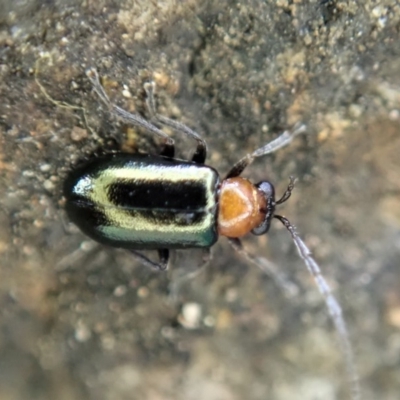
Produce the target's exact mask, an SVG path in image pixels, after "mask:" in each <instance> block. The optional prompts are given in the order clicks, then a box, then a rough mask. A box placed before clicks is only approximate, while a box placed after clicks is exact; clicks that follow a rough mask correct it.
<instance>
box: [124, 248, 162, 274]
mask: <svg viewBox="0 0 400 400" xmlns="http://www.w3.org/2000/svg"><path fill="white" fill-rule="evenodd" d="M129 251H130V252H131V253H132V255H133V256H134V257H135V258H136V260H138V261H139V262H140V263H141V264H143V265H145V266H146V267H150V268H153V269H154V268H155V269H157V270H159V271H165V270H166V269H167V268H168V261H169V250H168V249H160V250H158V256H159V258H160V262H158V263H157V262H154V261H151V260H150V259H149V258H148V257H146V256H145V255H143V254H142V253H139V252H138V251H136V250H129Z"/></svg>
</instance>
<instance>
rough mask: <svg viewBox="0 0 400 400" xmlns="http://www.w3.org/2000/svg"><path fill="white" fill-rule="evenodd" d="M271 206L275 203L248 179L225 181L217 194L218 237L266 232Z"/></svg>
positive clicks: (236, 178)
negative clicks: (260, 230) (266, 222)
mask: <svg viewBox="0 0 400 400" xmlns="http://www.w3.org/2000/svg"><path fill="white" fill-rule="evenodd" d="M272 196H273V193H272ZM274 205H275V200H274V199H273V198H269V197H268V196H267V195H266V193H265V191H264V190H263V188H262V187H258V185H254V184H253V183H251V182H250V181H249V180H248V179H245V178H241V177H234V178H228V179H225V180H224V181H223V182H222V184H221V188H220V194H219V214H218V232H219V234H220V235H223V236H228V237H232V238H236V237H241V236H244V235H246V234H247V233H249V232H253V231H254V232H253V233H255V234H259V233H258V230H259V229H262V230H263V233H265V232H264V231H266V230H265V221H266V218H268V226H269V220H270V219H271V217H272V214H273V211H274V210H273V208H274Z"/></svg>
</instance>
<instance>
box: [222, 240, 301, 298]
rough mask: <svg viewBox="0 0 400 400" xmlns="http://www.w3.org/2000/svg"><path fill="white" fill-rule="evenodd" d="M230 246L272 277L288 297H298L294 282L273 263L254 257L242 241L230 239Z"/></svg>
mask: <svg viewBox="0 0 400 400" xmlns="http://www.w3.org/2000/svg"><path fill="white" fill-rule="evenodd" d="M228 241H229V244H230V245H231V246H232V247H233V248H234V249H235V251H237V252H238V253H239V254H240V255H241V256H243V257H244V258H246V260H248V261H249V262H250V263H252V264H254V265H256V266H257V267H258V268H260V269H261V271H263V272H264V273H265V274H267V275H268V276H269V277H271V278H272V279H273V280H274V282H275V283H276V285H277V286H279V287H280V288H282V289H283V291H284V292H285V295H286V296H287V297H293V296H295V295H297V293H298V291H299V289H298V287H297V286H296V284H294V283H293V282H291V281H289V280H288V279H287V278H286V276H284V275H283V274H282V273H281V272H280V271H279V269H278V267H277V266H276V265H275V264H274V263H273V262H271V261H269V260H267V259H266V258H264V257H258V256H254V255H253V254H250V253H249V252H247V251H246V250H245V249H244V247H243V245H242V242H241V241H240V239H238V238H228Z"/></svg>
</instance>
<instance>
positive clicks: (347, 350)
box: [64, 69, 360, 400]
mask: <svg viewBox="0 0 400 400" xmlns="http://www.w3.org/2000/svg"><path fill="white" fill-rule="evenodd" d="M87 76H88V78H89V79H90V81H91V82H92V85H93V89H94V91H95V92H96V93H97V95H98V96H99V97H100V99H101V100H102V101H103V103H104V104H105V105H106V106H107V107H108V108H109V110H110V112H111V113H112V114H114V115H116V116H117V117H119V118H122V119H123V120H125V121H127V122H128V123H131V124H132V125H135V126H138V127H140V128H143V129H144V130H147V131H148V132H150V133H152V134H154V135H157V136H159V137H161V138H162V139H163V140H164V142H165V144H164V148H163V150H162V151H161V153H160V154H159V155H149V154H128V153H114V154H108V155H104V156H101V157H97V158H94V159H92V160H90V161H89V162H87V163H86V164H84V165H83V166H81V167H79V168H76V169H74V170H72V171H71V172H70V174H69V175H68V177H67V179H66V180H65V184H64V196H65V199H66V203H65V209H66V212H67V214H68V216H69V218H70V220H71V221H72V222H73V223H75V224H76V225H77V226H78V227H79V228H80V229H81V230H82V231H83V232H84V233H85V234H86V235H87V236H89V237H91V238H92V239H94V240H96V241H98V242H100V243H103V244H106V245H109V246H113V247H120V248H125V249H128V250H129V251H131V252H132V254H133V255H134V257H135V258H136V259H138V260H139V261H140V262H141V263H143V264H145V265H148V266H150V267H153V268H157V269H159V270H164V269H166V268H167V266H168V260H169V251H170V250H171V249H188V248H205V249H209V248H210V247H211V246H212V245H213V244H214V243H215V242H216V241H217V239H218V236H219V235H220V236H225V237H227V239H228V241H229V243H230V244H231V245H232V246H233V248H234V249H235V250H237V251H238V252H239V253H241V254H242V255H244V256H245V257H246V258H247V259H248V260H249V261H251V262H252V263H254V264H256V265H258V266H259V267H261V268H262V269H264V270H265V266H263V265H261V264H262V262H261V261H260V259H259V258H257V257H254V256H252V255H250V254H249V253H247V252H246V251H245V250H244V248H243V246H242V244H241V242H240V237H242V236H244V235H246V234H248V233H253V234H254V235H263V234H266V233H267V232H268V230H269V227H270V224H271V220H272V219H273V218H276V219H278V220H280V221H281V222H282V224H283V225H284V226H285V227H286V228H287V230H288V231H289V233H290V235H291V237H292V239H293V241H294V244H295V245H296V248H297V251H298V254H299V256H300V257H301V259H302V260H303V261H304V263H305V265H306V266H307V269H308V271H309V272H310V274H311V275H312V277H313V278H314V280H315V282H316V284H317V287H318V289H319V291H320V292H321V294H322V296H323V297H324V300H325V303H326V306H327V308H328V311H329V314H330V316H331V318H332V321H333V323H334V325H335V328H336V330H337V333H338V336H339V339H340V344H341V348H342V351H343V353H344V356H345V359H346V366H347V376H348V379H349V381H350V384H351V389H352V399H353V400H357V399H359V398H360V388H359V379H358V374H357V371H356V368H355V364H354V356H353V350H352V346H351V342H350V339H349V335H348V331H347V327H346V324H345V321H344V318H343V316H342V309H341V307H340V305H339V303H338V301H337V300H336V298H335V297H334V295H333V293H332V290H331V289H330V287H329V285H328V283H327V282H326V280H325V279H324V277H323V276H322V274H321V270H320V268H319V266H318V264H317V263H316V261H315V260H314V258H313V257H312V255H311V252H310V250H309V249H308V247H307V246H306V244H305V243H304V242H303V240H302V239H301V238H300V237H299V236H298V234H297V232H296V229H295V227H294V226H293V225H292V224H291V223H290V222H289V220H288V219H287V218H285V217H283V216H281V215H277V214H275V207H276V206H277V205H279V204H282V203H283V202H285V201H286V200H288V199H289V197H290V195H291V192H292V190H293V188H294V179H293V178H290V182H289V185H288V187H287V189H286V191H285V192H284V194H283V196H282V197H281V198H280V199H279V200H275V190H274V186H273V185H272V184H271V183H270V182H269V181H262V182H259V183H257V184H253V183H252V182H251V181H250V180H248V179H245V178H243V177H241V176H240V175H241V173H242V172H243V171H244V170H245V168H246V167H247V166H248V165H250V164H251V163H252V162H253V160H254V159H255V158H257V157H261V156H264V155H267V154H270V153H273V152H275V151H276V150H278V149H280V148H282V147H284V146H286V145H287V144H289V143H290V142H291V141H292V140H293V138H294V137H295V136H296V135H298V134H299V133H302V132H304V131H305V126H304V125H302V124H298V125H297V126H295V127H294V129H293V130H292V131H285V132H283V133H282V134H281V135H280V136H278V137H277V138H276V139H274V140H272V141H271V142H269V143H267V144H266V145H264V146H263V147H260V148H259V149H257V150H255V151H254V152H253V153H250V154H247V155H246V156H245V157H243V158H242V159H240V160H239V161H238V162H237V163H236V164H234V166H233V167H232V168H231V169H230V171H229V172H228V174H227V175H226V176H225V178H224V179H220V177H219V175H218V173H217V171H216V170H215V169H213V168H212V167H209V166H207V165H205V164H204V163H205V160H206V156H207V145H206V142H205V141H204V140H203V139H202V138H201V136H200V135H199V134H197V133H196V132H195V131H193V130H192V129H190V128H189V127H187V126H186V125H183V124H181V123H179V122H177V121H175V120H172V119H170V118H166V117H164V116H161V115H159V114H157V112H156V107H155V101H154V88H155V85H154V83H152V82H150V83H147V84H145V91H146V95H147V98H146V103H147V108H148V111H149V113H150V115H151V120H152V121H154V122H149V121H148V120H146V119H144V118H143V117H141V116H140V115H137V114H132V113H130V112H128V111H126V110H124V109H122V108H120V107H119V106H117V105H115V104H113V103H111V101H110V99H109V98H108V95H107V93H106V92H105V90H104V88H103V86H102V85H101V83H100V80H99V76H98V74H97V71H96V70H94V69H89V70H88V71H87ZM161 125H165V126H168V127H170V128H172V129H173V130H175V131H177V132H180V133H183V134H184V135H186V136H188V137H191V138H193V139H194V140H196V142H197V147H196V150H195V152H194V155H193V157H192V159H191V160H190V161H184V160H180V159H176V158H174V149H175V148H174V141H173V139H172V138H171V137H169V136H168V135H167V134H166V133H165V132H163V131H162V130H161V129H160V128H159V126H161ZM139 250H157V251H158V253H159V261H158V262H155V261H153V260H150V259H149V258H148V257H146V256H145V255H143V254H142V253H140V252H139Z"/></svg>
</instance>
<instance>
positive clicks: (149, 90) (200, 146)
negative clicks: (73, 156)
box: [144, 82, 207, 164]
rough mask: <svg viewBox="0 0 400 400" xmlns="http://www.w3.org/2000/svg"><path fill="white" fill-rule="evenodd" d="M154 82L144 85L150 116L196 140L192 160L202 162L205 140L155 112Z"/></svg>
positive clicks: (186, 127)
mask: <svg viewBox="0 0 400 400" xmlns="http://www.w3.org/2000/svg"><path fill="white" fill-rule="evenodd" d="M155 86H156V85H155V83H154V82H147V83H145V85H144V90H145V91H146V95H147V98H146V104H147V108H148V110H149V113H150V115H151V118H152V119H153V120H154V121H155V122H158V123H159V124H163V125H166V126H169V127H170V128H172V129H174V130H175V131H177V132H181V133H183V134H185V135H186V136H189V137H191V138H193V139H194V140H196V142H197V147H196V151H195V153H194V154H193V156H192V161H193V162H195V163H198V164H204V162H205V160H206V157H207V144H206V142H205V140H204V139H203V138H202V137H201V136H200V135H199V134H198V133H197V132H195V131H194V130H192V129H190V128H189V127H188V126H186V125H184V124H181V123H180V122H177V121H175V120H173V119H170V118H167V117H164V116H162V115H160V114H158V113H157V108H156V103H155V100H154V92H155Z"/></svg>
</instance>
